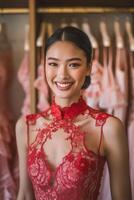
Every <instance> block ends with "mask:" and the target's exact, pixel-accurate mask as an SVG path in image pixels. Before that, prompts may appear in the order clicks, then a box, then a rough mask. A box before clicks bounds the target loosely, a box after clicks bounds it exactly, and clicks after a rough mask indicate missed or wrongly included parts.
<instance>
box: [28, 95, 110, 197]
mask: <svg viewBox="0 0 134 200" xmlns="http://www.w3.org/2000/svg"><path fill="white" fill-rule="evenodd" d="M78 108H79V109H78ZM50 109H51V115H52V116H53V120H52V122H51V123H49V124H48V125H46V126H45V127H43V128H37V137H36V139H35V141H34V142H33V143H31V144H30V145H29V147H28V160H27V164H28V171H29V175H30V178H31V181H32V183H33V187H34V191H35V196H36V199H37V200H63V199H64V200H70V199H73V200H86V199H87V200H88V199H90V200H96V199H97V196H98V193H99V187H100V182H101V177H102V171H103V167H104V163H105V158H104V157H103V156H101V155H99V154H96V153H94V152H93V151H91V150H88V149H87V148H86V147H85V144H84V138H85V132H82V131H81V129H80V127H79V126H76V125H75V124H74V123H73V119H74V118H75V117H77V116H78V115H79V114H83V115H84V113H85V111H88V112H86V115H90V116H91V117H93V118H94V119H95V120H96V126H101V127H102V126H103V125H104V123H105V121H106V119H107V117H108V116H109V115H108V114H106V113H100V111H96V110H94V109H92V108H90V107H88V106H87V105H86V103H85V101H84V100H83V99H80V101H79V102H78V103H75V104H72V105H71V107H69V108H64V109H62V110H61V109H60V107H59V106H58V105H56V104H52V106H51V108H50ZM48 111H50V110H49V109H48V110H47V111H45V112H43V113H42V114H35V115H28V116H27V123H28V125H29V126H30V125H36V121H37V120H38V119H39V118H40V117H41V116H47V115H48V113H49V112H48ZM60 129H62V130H63V131H64V132H65V133H66V140H69V141H70V143H71V150H70V151H69V153H67V154H66V155H65V156H64V157H63V159H62V162H61V163H60V164H59V165H58V166H57V167H56V168H55V169H54V170H53V169H52V168H51V166H50V165H49V163H48V160H47V155H46V153H45V151H44V148H43V145H44V144H45V142H46V141H47V140H48V139H50V140H51V138H52V136H53V134H56V133H57V131H58V130H60ZM101 130H102V129H101ZM30 134H31V133H30Z"/></svg>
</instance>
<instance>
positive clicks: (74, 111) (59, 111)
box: [51, 96, 87, 120]
mask: <svg viewBox="0 0 134 200" xmlns="http://www.w3.org/2000/svg"><path fill="white" fill-rule="evenodd" d="M86 109H87V104H86V102H85V100H84V99H83V98H82V96H80V98H79V100H78V102H75V103H72V104H71V105H70V106H66V107H63V108H61V107H60V106H59V105H57V104H56V102H55V100H54V99H53V102H52V105H51V112H52V115H53V116H54V117H55V118H56V119H59V120H60V119H73V118H75V117H76V116H77V115H79V114H80V113H82V112H84V111H85V110H86Z"/></svg>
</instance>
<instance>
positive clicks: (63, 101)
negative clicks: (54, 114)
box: [54, 95, 81, 108]
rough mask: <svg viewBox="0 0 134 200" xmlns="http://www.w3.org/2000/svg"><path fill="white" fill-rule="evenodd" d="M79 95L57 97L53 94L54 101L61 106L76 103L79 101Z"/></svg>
mask: <svg viewBox="0 0 134 200" xmlns="http://www.w3.org/2000/svg"><path fill="white" fill-rule="evenodd" d="M80 96H81V95H78V96H75V97H70V98H61V97H57V96H55V97H54V99H55V103H56V104H57V105H59V106H60V107H61V108H63V107H68V106H70V105H71V104H72V103H76V102H78V101H79V98H80Z"/></svg>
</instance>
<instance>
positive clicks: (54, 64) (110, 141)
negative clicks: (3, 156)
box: [16, 27, 131, 200]
mask: <svg viewBox="0 0 134 200" xmlns="http://www.w3.org/2000/svg"><path fill="white" fill-rule="evenodd" d="M91 60H92V48H91V43H90V41H89V39H88V36H87V35H86V34H85V33H84V32H82V31H81V30H79V29H77V28H74V27H64V28H60V29H58V30H57V31H56V32H55V33H54V34H53V35H52V36H51V37H50V38H49V39H48V40H47V43H46V47H45V75H46V79H47V82H48V85H49V87H50V89H51V90H52V93H53V101H52V104H51V106H50V108H49V109H47V110H45V111H43V112H40V113H36V114H32V115H28V116H27V117H26V120H25V119H21V120H20V121H18V123H17V125H16V137H17V146H18V153H19V163H20V164H19V167H20V187H19V193H18V198H17V200H24V199H25V200H32V199H34V195H35V198H36V200H97V198H98V195H99V190H100V184H101V179H102V174H103V167H104V164H105V162H107V163H108V166H109V173H110V182H111V194H112V198H113V200H126V199H127V200H131V191H130V179H129V165H128V163H129V162H128V148H127V142H126V141H127V139H126V135H125V133H124V128H123V126H122V124H121V122H120V120H119V119H117V118H115V117H113V116H111V115H109V114H107V113H104V112H102V111H99V110H94V109H93V108H91V107H89V106H88V105H87V104H86V102H85V100H84V99H83V98H82V91H83V90H84V89H85V88H86V87H87V86H88V85H89V82H90V79H89V76H90V72H91ZM22 123H23V127H22V126H21V125H22ZM22 132H23V133H24V132H27V134H24V135H22V134H21V133H22ZM28 175H29V176H28ZM29 177H30V178H29Z"/></svg>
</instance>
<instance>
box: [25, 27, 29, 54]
mask: <svg viewBox="0 0 134 200" xmlns="http://www.w3.org/2000/svg"><path fill="white" fill-rule="evenodd" d="M29 49H30V46H29V24H26V25H25V42H24V50H25V51H29Z"/></svg>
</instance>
